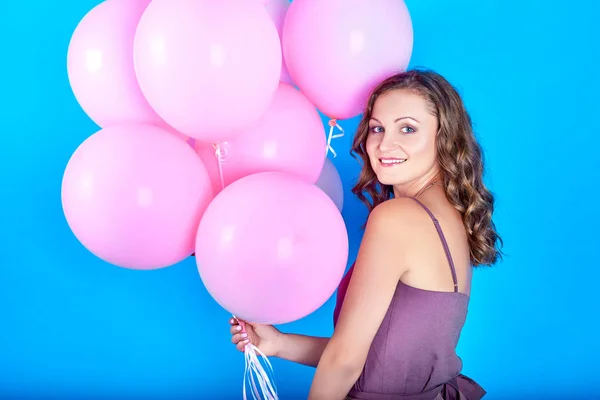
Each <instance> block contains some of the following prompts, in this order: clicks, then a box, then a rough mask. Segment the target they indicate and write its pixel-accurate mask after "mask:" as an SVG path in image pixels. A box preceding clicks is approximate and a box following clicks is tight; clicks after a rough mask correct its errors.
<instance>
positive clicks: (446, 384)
mask: <svg viewBox="0 0 600 400" xmlns="http://www.w3.org/2000/svg"><path fill="white" fill-rule="evenodd" d="M414 200H415V201H416V202H417V203H418V204H419V205H421V207H423V208H424V209H425V211H427V213H428V214H429V216H430V217H431V219H432V220H433V223H434V225H435V227H436V229H437V232H438V234H439V237H440V240H441V242H442V246H443V247H444V251H445V252H446V257H447V258H448V263H449V265H450V270H451V272H452V279H453V281H454V292H438V291H430V290H424V289H418V288H414V287H412V286H408V285H406V284H404V283H402V282H398V286H397V287H396V291H395V293H394V296H393V298H392V301H391V303H390V306H389V308H388V310H387V313H386V315H385V317H384V319H383V321H382V323H381V326H380V327H379V330H378V331H377V334H376V335H375V338H374V340H373V343H372V344H371V348H370V349H369V353H368V356H367V360H366V363H365V366H364V369H363V371H362V374H361V375H360V378H359V379H358V381H357V382H356V383H355V384H354V387H353V388H352V390H351V391H350V393H348V397H347V399H358V400H396V399H397V400H478V399H481V398H482V397H483V396H484V395H485V394H486V392H485V390H484V389H483V388H482V387H481V386H479V385H478V384H477V383H476V382H475V381H473V380H472V379H470V378H468V377H466V376H464V375H462V374H461V370H462V361H461V359H460V357H458V356H457V354H456V346H457V344H458V339H459V337H460V332H461V330H462V327H463V325H464V323H465V319H466V316H467V308H468V304H469V296H467V295H466V294H464V293H460V292H459V291H458V281H457V278H456V270H455V268H454V262H453V261H452V256H451V255H450V251H449V248H448V243H447V242H446V238H445V237H444V233H443V232H442V229H441V227H440V225H439V222H438V221H437V219H436V218H435V216H434V215H433V213H432V212H431V211H430V210H429V209H428V208H427V207H426V206H425V205H424V204H423V203H421V202H420V201H419V200H417V199H416V198H415V199H414ZM353 269H354V266H353V267H352V268H351V269H350V270H349V271H348V273H347V274H346V275H345V276H344V278H343V280H342V282H341V283H340V286H339V289H338V293H337V304H336V307H335V310H334V316H333V318H334V325H335V324H336V323H337V319H338V316H339V312H340V309H341V306H342V303H343V299H344V296H345V295H346V290H347V288H348V283H349V281H350V277H351V276H352V271H353Z"/></svg>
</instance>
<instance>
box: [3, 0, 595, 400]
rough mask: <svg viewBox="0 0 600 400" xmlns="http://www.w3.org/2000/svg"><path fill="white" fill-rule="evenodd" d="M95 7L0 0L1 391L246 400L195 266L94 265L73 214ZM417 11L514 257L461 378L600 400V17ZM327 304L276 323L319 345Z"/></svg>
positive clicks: (491, 4)
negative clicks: (83, 43)
mask: <svg viewBox="0 0 600 400" xmlns="http://www.w3.org/2000/svg"><path fill="white" fill-rule="evenodd" d="M97 3H98V1H95V0H61V1H55V2H52V1H39V2H30V1H8V0H0V38H1V48H0V54H1V56H0V61H1V63H0V133H1V138H2V146H1V147H0V154H1V157H0V182H1V183H2V184H1V186H0V188H1V189H0V190H1V196H0V226H1V228H2V229H1V230H0V324H1V325H0V398H13V397H22V398H34V397H35V398H39V399H41V398H46V397H48V398H49V397H52V396H54V397H55V398H63V399H67V398H93V397H97V398H108V397H113V398H117V397H118V398H140V399H141V398H145V399H191V398H203V399H204V398H206V399H209V398H210V399H213V398H214V399H218V398H232V399H233V398H241V382H242V380H241V378H242V371H243V357H242V356H241V354H240V353H238V352H236V351H235V350H234V349H233V346H232V345H231V344H230V343H229V334H228V323H227V320H228V314H227V313H226V312H225V311H224V310H222V309H220V308H219V306H217V305H216V304H215V302H214V301H213V300H212V299H211V298H210V296H209V295H208V294H207V292H206V291H205V289H204V288H203V286H202V284H201V281H200V279H199V277H198V274H197V271H196V267H195V263H194V260H193V259H192V258H190V259H188V260H186V261H184V262H182V263H180V264H178V265H176V266H174V267H171V268H167V269H164V270H159V271H152V272H136V271H130V270H126V269H121V268H117V267H114V266H111V265H108V264H106V263H104V262H102V261H100V260H98V259H97V258H95V257H94V256H92V255H91V254H90V253H89V252H87V251H86V250H85V249H84V248H83V247H82V246H81V245H80V244H79V243H78V242H77V240H76V239H75V237H74V236H73V235H72V234H71V232H70V231H69V229H68V227H67V224H66V222H65V219H64V217H63V214H62V210H61V204H60V182H61V178H62V173H63V170H64V168H65V165H66V163H67V161H68V159H69V157H70V155H71V154H72V152H73V151H74V150H75V148H76V147H77V146H78V145H79V144H80V143H81V142H82V141H83V140H84V139H85V138H86V137H87V136H89V135H90V134H91V133H93V132H95V131H96V129H97V127H96V126H95V125H94V124H93V123H92V122H91V121H90V120H89V119H88V118H87V116H86V115H85V114H84V113H83V111H82V110H81V109H80V107H79V106H78V104H77V102H76V101H75V98H74V96H73V95H72V93H71V91H70V87H69V84H68V81H67V74H66V51H67V46H68V42H69V39H70V35H71V33H72V32H73V30H74V28H75V26H76V24H77V23H78V21H79V20H80V19H81V17H83V15H84V14H85V13H86V12H87V11H88V10H90V9H91V8H92V7H93V6H94V5H96V4H97ZM407 3H408V6H409V9H410V11H411V14H412V18H413V23H414V29H415V48H414V53H413V59H412V63H411V64H412V66H426V67H430V68H433V69H435V70H437V71H438V72H441V73H442V74H444V75H445V76H447V77H448V78H449V79H450V80H451V81H452V82H453V83H455V84H456V86H457V87H458V88H459V89H460V91H461V93H462V94H463V96H464V99H465V101H466V103H467V106H468V108H469V110H470V112H471V114H472V117H473V120H474V123H475V129H476V131H477V133H478V135H479V137H480V139H481V143H482V145H483V147H484V149H485V153H486V159H487V168H488V172H489V173H488V175H487V181H488V184H489V186H490V187H491V189H492V190H493V192H494V193H495V194H496V197H497V213H496V222H497V226H498V229H499V231H500V233H501V234H502V236H503V238H504V240H505V243H506V246H505V251H506V253H507V256H506V258H505V261H504V262H502V263H501V264H499V265H498V266H497V267H494V268H491V269H485V270H483V269H481V270H478V271H477V272H476V274H475V278H474V279H475V281H474V288H473V293H472V303H471V306H470V313H469V318H468V321H467V324H466V327H465V329H464V334H463V336H462V339H461V342H460V344H459V354H460V355H461V356H462V358H463V360H464V365H465V370H464V372H465V373H466V374H467V375H470V376H472V377H473V378H475V379H476V380H477V381H479V382H480V383H481V384H482V385H483V386H484V387H485V388H486V389H487V390H488V392H489V395H488V397H487V398H489V399H506V398H512V399H520V398H545V399H563V398H572V399H575V398H594V397H595V398H600V386H599V385H598V381H599V379H600V372H599V371H600V370H599V369H598V356H600V344H599V343H600V341H599V340H598V328H599V327H600V323H599V319H598V315H599V314H598V311H597V306H598V303H599V302H598V300H597V297H596V296H595V295H596V294H597V292H598V282H599V278H600V268H599V267H600V265H599V262H598V258H597V257H598V256H597V250H598V243H599V235H598V233H597V227H598V226H599V224H600V215H599V211H598V209H599V208H598V207H597V199H598V195H599V194H600V193H599V190H598V171H599V162H598V161H594V159H596V160H597V159H598V158H597V154H598V148H599V146H600V129H599V125H598V121H597V117H596V115H597V114H596V113H597V112H598V108H599V106H600V101H599V100H598V91H599V90H600V80H599V79H598V75H597V68H596V65H597V62H598V54H600V53H599V50H600V49H599V44H598V43H599V42H598V38H599V37H600V33H599V32H598V29H597V26H598V21H597V15H598V14H599V13H600V6H599V5H598V3H597V2H592V1H583V0H581V1H578V2H577V1H575V2H572V3H571V5H567V2H564V1H560V2H559V1H540V0H531V1H528V2H521V1H516V0H505V1H496V0H495V1H491V0H487V1H480V0H472V1H466V0H463V1H440V0H410V1H408V2H407ZM390 51H393V49H390ZM357 122H358V121H357V120H356V119H354V120H350V121H342V124H343V126H344V127H345V128H346V130H347V132H348V133H349V134H348V135H347V136H346V137H345V138H342V139H338V140H337V141H336V142H335V147H336V150H337V151H338V153H339V154H340V155H339V156H338V157H337V158H336V159H335V160H334V162H335V164H336V165H337V167H338V169H339V170H340V172H341V174H342V177H343V180H344V183H345V185H346V206H345V209H344V217H345V219H346V221H347V223H348V226H349V229H350V231H349V233H350V237H351V242H352V246H351V248H352V254H351V257H353V256H354V254H355V252H356V250H357V247H358V244H359V239H360V231H359V227H360V224H361V223H362V221H363V219H364V217H365V215H366V213H365V210H364V209H363V207H362V206H361V205H360V204H359V203H358V202H357V201H356V200H355V199H354V198H352V197H351V194H350V191H349V190H350V187H351V184H352V182H353V180H354V179H355V177H356V174H357V172H358V166H357V165H356V163H355V161H354V160H353V159H352V158H351V157H350V156H349V155H348V149H349V144H350V140H351V135H352V133H353V132H354V129H355V128H356V124H357ZM594 250H595V251H594ZM240 295H243V293H240ZM332 310H333V299H332V300H331V301H329V302H328V303H327V304H325V305H324V306H323V307H322V308H321V309H320V310H319V311H317V312H315V313H314V314H312V315H310V316H309V317H307V318H305V319H303V320H301V321H298V322H295V323H293V324H289V325H288V326H283V327H282V329H284V330H285V331H297V332H302V333H307V334H316V335H328V334H330V333H331V331H332V325H331V313H332ZM275 369H276V377H277V382H278V384H279V387H280V393H281V398H282V399H300V398H306V395H307V393H308V389H309V386H310V381H311V377H312V374H313V372H314V370H313V369H311V368H308V367H302V366H297V365H292V364H290V363H286V362H283V361H279V360H276V361H275ZM586 396H587V397H586Z"/></svg>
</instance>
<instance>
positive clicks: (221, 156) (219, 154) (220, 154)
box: [213, 143, 227, 190]
mask: <svg viewBox="0 0 600 400" xmlns="http://www.w3.org/2000/svg"><path fill="white" fill-rule="evenodd" d="M213 147H214V149H215V157H216V158H217V165H218V167H219V180H220V181H221V190H223V189H225V178H223V163H224V162H225V157H226V156H227V151H226V150H224V149H223V146H222V145H221V143H213Z"/></svg>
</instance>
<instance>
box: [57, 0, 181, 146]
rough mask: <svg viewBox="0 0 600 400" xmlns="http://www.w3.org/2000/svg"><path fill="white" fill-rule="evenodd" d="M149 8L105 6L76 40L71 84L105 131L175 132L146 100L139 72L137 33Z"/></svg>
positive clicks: (84, 23)
mask: <svg viewBox="0 0 600 400" xmlns="http://www.w3.org/2000/svg"><path fill="white" fill-rule="evenodd" d="M149 3H150V0H107V1H104V2H102V3H100V4H98V5H97V6H96V7H94V8H93V9H92V10H91V11H90V12H88V13H87V14H86V15H85V16H84V17H83V19H82V20H81V21H80V22H79V24H78V25H77V27H76V28H75V31H74V32H73V35H72V37H71V42H70V43H69V49H68V52H67V72H68V75H69V82H70V84H71V88H72V90H73V93H74V94H75V98H76V99H77V101H78V102H79V104H80V106H81V107H82V108H83V110H84V111H85V113H86V114H87V115H88V116H89V117H90V118H91V119H92V120H93V121H94V122H95V123H96V124H98V125H99V126H100V127H107V126H110V125H115V124H123V123H149V124H155V125H157V126H162V127H164V128H165V129H170V130H171V128H170V127H169V126H168V125H167V124H166V123H165V122H164V121H163V120H162V119H161V118H160V117H159V116H158V115H157V114H156V113H155V112H154V110H153V109H152V107H150V105H149V104H148V102H147V101H146V99H145V98H144V95H143V94H142V91H141V90H140V87H139V85H138V82H137V79H136V76H135V70H134V68H133V38H134V35H135V29H136V26H137V24H138V22H139V20H140V17H141V15H142V13H143V12H144V10H145V9H146V7H147V6H148V4H149ZM173 133H174V134H176V135H177V136H179V137H180V138H182V139H187V137H185V136H184V135H182V134H180V133H178V132H173Z"/></svg>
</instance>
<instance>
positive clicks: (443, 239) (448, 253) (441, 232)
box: [412, 197, 458, 292]
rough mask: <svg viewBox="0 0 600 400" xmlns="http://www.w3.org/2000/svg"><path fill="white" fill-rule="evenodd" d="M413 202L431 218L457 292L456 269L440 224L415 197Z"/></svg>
mask: <svg viewBox="0 0 600 400" xmlns="http://www.w3.org/2000/svg"><path fill="white" fill-rule="evenodd" d="M412 199H413V200H414V201H416V202H417V203H418V204H419V205H420V206H421V207H423V209H424V210H425V211H427V214H429V216H430V217H431V219H432V221H433V224H434V225H435V229H436V230H437V233H438V235H439V237H440V240H441V241H442V246H444V252H445V253H446V258H447V259H448V264H450V271H451V272H452V281H453V282H454V291H455V292H458V279H457V277H456V268H454V261H453V260H452V255H451V254H450V248H449V247H448V242H447V241H446V237H445V236H444V232H443V231H442V227H441V226H440V222H439V221H438V220H437V218H436V217H435V215H433V213H432V212H431V210H430V209H429V208H427V206H426V205H425V204H423V203H421V201H420V200H419V199H417V198H416V197H412Z"/></svg>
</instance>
